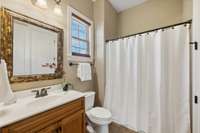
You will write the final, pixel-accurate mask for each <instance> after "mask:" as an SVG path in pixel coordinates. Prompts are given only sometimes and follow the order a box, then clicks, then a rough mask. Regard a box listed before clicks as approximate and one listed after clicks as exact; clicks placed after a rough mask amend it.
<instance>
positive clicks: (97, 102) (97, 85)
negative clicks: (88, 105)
mask: <svg viewBox="0 0 200 133" xmlns="http://www.w3.org/2000/svg"><path fill="white" fill-rule="evenodd" d="M94 86H95V89H94V91H95V92H96V95H95V106H103V103H101V100H100V97H99V84H98V78H97V74H96V73H94Z"/></svg>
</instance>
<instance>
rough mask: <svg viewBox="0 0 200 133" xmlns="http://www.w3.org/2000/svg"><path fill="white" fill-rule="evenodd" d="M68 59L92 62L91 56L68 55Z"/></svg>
mask: <svg viewBox="0 0 200 133" xmlns="http://www.w3.org/2000/svg"><path fill="white" fill-rule="evenodd" d="M67 59H68V61H72V62H89V63H93V58H92V57H82V56H73V55H72V56H68V58H67Z"/></svg>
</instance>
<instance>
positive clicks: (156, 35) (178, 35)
mask: <svg viewBox="0 0 200 133" xmlns="http://www.w3.org/2000/svg"><path fill="white" fill-rule="evenodd" d="M189 33H190V32H189V24H188V25H187V26H184V25H180V26H176V27H174V28H170V29H165V30H164V31H162V30H158V31H156V32H151V33H149V34H142V35H137V36H133V37H129V38H125V39H119V40H117V41H110V42H108V44H107V45H106V89H105V102H104V106H105V107H106V108H108V109H110V110H111V112H112V115H113V120H114V121H115V122H117V123H119V124H122V125H124V126H126V127H128V128H131V129H133V130H135V131H144V132H145V133H190V130H191V129H190V85H189V78H190V77H189V69H190V68H189V67H190V65H189V62H190V61H189V47H190V46H189V38H190V35H189Z"/></svg>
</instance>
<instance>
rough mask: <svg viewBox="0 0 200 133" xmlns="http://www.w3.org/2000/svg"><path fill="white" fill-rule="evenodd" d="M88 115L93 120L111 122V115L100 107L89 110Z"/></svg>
mask: <svg viewBox="0 0 200 133" xmlns="http://www.w3.org/2000/svg"><path fill="white" fill-rule="evenodd" d="M90 115H91V117H93V118H94V119H97V120H101V121H110V120H111V117H112V115H111V113H110V111H109V110H107V109H105V108H101V107H96V108H93V109H91V110H90Z"/></svg>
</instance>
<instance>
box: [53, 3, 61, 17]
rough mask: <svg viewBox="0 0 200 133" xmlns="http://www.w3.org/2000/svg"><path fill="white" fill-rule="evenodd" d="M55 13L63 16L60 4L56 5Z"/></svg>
mask: <svg viewBox="0 0 200 133" xmlns="http://www.w3.org/2000/svg"><path fill="white" fill-rule="evenodd" d="M54 13H55V14H57V15H59V16H63V12H62V9H61V5H60V4H56V5H55V7H54Z"/></svg>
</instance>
